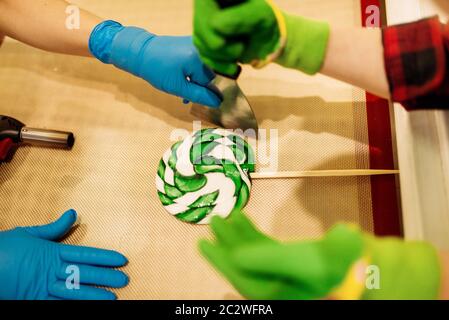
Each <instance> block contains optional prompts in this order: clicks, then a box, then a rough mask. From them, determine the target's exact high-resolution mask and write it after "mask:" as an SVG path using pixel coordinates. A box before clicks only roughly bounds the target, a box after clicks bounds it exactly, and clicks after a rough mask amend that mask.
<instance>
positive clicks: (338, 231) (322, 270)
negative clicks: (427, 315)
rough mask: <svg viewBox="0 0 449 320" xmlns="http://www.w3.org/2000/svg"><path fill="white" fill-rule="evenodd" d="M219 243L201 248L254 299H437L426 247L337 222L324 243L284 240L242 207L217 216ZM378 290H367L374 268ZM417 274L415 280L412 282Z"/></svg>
mask: <svg viewBox="0 0 449 320" xmlns="http://www.w3.org/2000/svg"><path fill="white" fill-rule="evenodd" d="M211 227H212V231H213V233H214V234H215V237H216V241H215V242H214V243H212V242H208V241H205V240H202V241H201V242H200V244H199V247H200V251H201V252H202V254H203V255H204V256H205V257H206V258H207V260H208V261H209V262H210V263H211V264H212V265H214V266H215V268H217V269H218V270H219V271H220V272H221V273H222V274H223V275H224V276H225V277H226V278H227V279H228V280H229V281H230V282H231V283H232V284H233V285H234V286H235V287H236V289H237V290H238V291H239V292H240V293H241V294H242V295H243V296H245V297H247V298H249V299H322V298H330V299H360V298H361V299H436V298H437V297H438V289H439V281H440V280H439V274H440V270H439V262H438V258H437V255H436V252H435V250H434V249H433V248H432V247H431V246H430V245H428V244H425V243H417V242H410V243H407V242H403V241H401V240H399V239H394V238H385V239H377V238H374V237H372V236H370V235H366V234H364V233H362V232H360V231H359V230H358V229H357V228H355V227H353V226H348V225H344V224H339V225H336V226H335V227H334V228H332V229H331V230H330V231H329V232H328V233H327V234H326V235H325V236H324V237H323V238H322V239H321V240H315V241H299V242H293V243H281V242H278V241H275V240H273V239H270V238H268V237H267V236H265V235H263V234H262V233H261V232H260V231H258V230H257V229H256V228H255V227H254V226H253V225H252V224H251V222H250V221H249V220H248V219H247V218H246V217H245V216H244V214H242V213H240V212H234V213H233V214H232V216H231V218H229V219H228V220H223V219H221V218H218V217H215V218H214V219H213V220H212V224H211ZM372 265H374V266H377V267H378V269H379V270H380V273H379V285H380V286H379V288H377V289H376V288H371V287H370V289H367V286H366V283H367V281H368V280H369V279H368V277H369V275H367V273H366V272H367V270H369V269H368V267H369V266H372ZM410 279H413V281H410Z"/></svg>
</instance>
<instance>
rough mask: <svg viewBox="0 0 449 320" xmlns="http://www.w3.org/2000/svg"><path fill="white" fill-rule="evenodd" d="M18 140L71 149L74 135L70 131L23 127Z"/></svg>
mask: <svg viewBox="0 0 449 320" xmlns="http://www.w3.org/2000/svg"><path fill="white" fill-rule="evenodd" d="M20 140H21V141H22V142H25V143H31V144H38V145H43V146H48V147H55V148H65V149H71V148H72V147H73V145H74V144H75V136H74V135H73V133H71V132H64V131H56V130H45V129H35V128H28V127H23V128H22V130H21V131H20Z"/></svg>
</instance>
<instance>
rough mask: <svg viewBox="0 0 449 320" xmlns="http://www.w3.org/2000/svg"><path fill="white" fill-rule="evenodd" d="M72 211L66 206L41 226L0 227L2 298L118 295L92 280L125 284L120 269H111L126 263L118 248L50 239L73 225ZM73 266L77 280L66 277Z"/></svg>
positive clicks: (102, 297)
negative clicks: (105, 247) (101, 247)
mask: <svg viewBox="0 0 449 320" xmlns="http://www.w3.org/2000/svg"><path fill="white" fill-rule="evenodd" d="M76 217H77V215H76V212H75V211H74V210H69V211H67V212H66V213H64V214H63V215H62V216H61V217H60V218H59V219H58V220H57V221H56V222H54V223H51V224H48V225H45V226H39V227H25V228H22V227H19V228H16V229H13V230H9V231H4V232H0V299H7V300H16V299H27V300H35V299H40V300H42V299H50V300H53V299H77V300H114V299H116V296H115V294H114V293H112V292H110V291H108V290H106V289H102V288H96V287H94V286H105V287H113V288H120V287H124V286H126V285H127V284H128V281H129V280H128V277H127V276H126V275H125V274H124V273H123V272H121V271H118V270H114V269H110V268H111V267H121V266H123V265H125V264H126V263H127V259H126V258H125V257H124V256H123V255H122V254H120V253H118V252H115V251H110V250H102V249H96V248H89V247H80V246H72V245H67V244H60V243H57V242H53V241H56V240H58V239H61V238H62V237H63V236H64V235H65V234H66V233H67V232H68V231H69V230H70V229H71V227H72V226H73V224H74V223H75V221H76ZM77 271H79V283H77V281H76V277H73V279H72V278H69V277H70V276H73V275H76V274H78V273H77ZM66 282H67V283H68V285H67V284H66ZM77 284H78V286H77Z"/></svg>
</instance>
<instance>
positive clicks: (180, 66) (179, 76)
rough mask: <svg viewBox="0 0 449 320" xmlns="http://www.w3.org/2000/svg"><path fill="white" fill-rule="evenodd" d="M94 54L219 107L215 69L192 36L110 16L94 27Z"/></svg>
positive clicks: (175, 91)
mask: <svg viewBox="0 0 449 320" xmlns="http://www.w3.org/2000/svg"><path fill="white" fill-rule="evenodd" d="M89 49H90V51H91V52H92V54H93V55H94V56H95V57H96V58H97V59H99V60H101V61H102V62H104V63H108V64H113V65H115V66H116V67H118V68H120V69H122V70H125V71H128V72H130V73H132V74H134V75H136V76H138V77H140V78H143V79H145V80H146V81H148V82H149V83H150V84H151V85H153V86H154V87H155V88H157V89H159V90H162V91H164V92H167V93H170V94H173V95H176V96H179V97H182V98H184V102H186V100H188V101H192V102H195V103H199V104H202V105H206V106H209V107H218V106H219V105H220V103H221V97H220V94H219V93H217V91H216V90H213V89H211V88H209V87H208V85H209V84H210V82H211V81H212V79H213V78H214V77H215V75H214V73H213V72H212V71H211V70H210V69H209V68H207V67H206V66H205V65H204V64H203V63H202V62H201V60H200V58H199V55H198V53H197V51H196V49H195V47H194V45H193V42H192V37H169V36H156V35H154V34H152V33H149V32H147V31H146V30H144V29H140V28H136V27H123V26H122V25H121V24H120V23H118V22H115V21H111V20H107V21H104V22H102V23H100V24H99V25H98V26H96V27H95V29H94V30H93V31H92V34H91V36H90V40H89Z"/></svg>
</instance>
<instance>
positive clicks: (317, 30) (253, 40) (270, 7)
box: [193, 0, 329, 75]
mask: <svg viewBox="0 0 449 320" xmlns="http://www.w3.org/2000/svg"><path fill="white" fill-rule="evenodd" d="M328 38H329V26H328V24H326V23H322V22H317V21H312V20H309V19H305V18H302V17H296V16H292V15H289V14H285V13H283V12H281V10H280V9H279V8H277V7H276V6H275V5H274V4H273V2H272V1H271V0H246V1H244V3H242V4H238V5H235V6H233V7H228V8H226V9H221V8H220V7H219V5H218V4H217V3H216V0H195V15H194V37H193V39H194V44H195V46H196V47H197V49H198V51H199V53H200V56H201V58H202V60H203V62H204V63H206V64H207V65H208V66H210V67H211V68H213V69H214V70H215V71H217V72H219V73H222V74H225V75H233V74H235V73H236V72H237V70H238V66H237V63H247V64H248V63H250V64H252V65H253V66H254V67H258V68H260V67H263V66H265V65H266V64H268V63H270V62H273V61H276V62H277V63H279V64H281V65H283V66H285V67H288V68H294V69H298V70H301V71H303V72H305V73H308V74H315V73H317V72H318V71H319V70H320V69H321V66H322V64H323V61H324V57H325V53H326V48H327V42H328Z"/></svg>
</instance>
